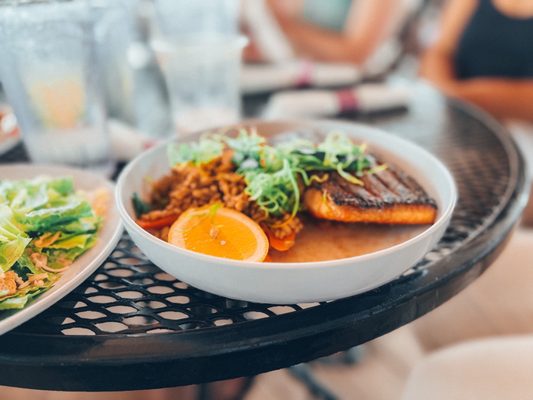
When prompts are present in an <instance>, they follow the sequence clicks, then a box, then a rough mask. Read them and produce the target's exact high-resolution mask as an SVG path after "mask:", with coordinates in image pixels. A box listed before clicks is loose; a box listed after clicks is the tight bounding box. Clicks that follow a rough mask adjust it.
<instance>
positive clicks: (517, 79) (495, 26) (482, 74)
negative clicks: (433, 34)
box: [421, 0, 533, 122]
mask: <svg viewBox="0 0 533 400" xmlns="http://www.w3.org/2000/svg"><path fill="white" fill-rule="evenodd" d="M532 38H533V0H450V1H449V2H448V4H447V6H446V8H445V10H444V12H443V18H442V25H441V33H440V37H439V38H438V40H437V41H436V43H435V44H434V45H433V46H432V47H431V48H429V50H428V51H427V52H426V54H425V55H424V57H423V59H422V65H421V74H422V76H423V77H425V78H427V79H428V80H430V81H431V82H433V83H434V84H435V85H436V86H437V87H438V88H439V89H441V90H442V91H443V92H444V93H446V94H448V95H450V96H452V97H458V98H461V99H463V100H466V101H469V102H472V103H474V104H476V105H478V106H479V107H481V108H483V109H485V110H486V111H488V112H489V113H491V114H492V115H494V116H496V117H497V118H500V119H506V120H508V119H518V120H524V121H529V122H533V40H532Z"/></svg>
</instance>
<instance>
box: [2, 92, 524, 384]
mask: <svg viewBox="0 0 533 400" xmlns="http://www.w3.org/2000/svg"><path fill="white" fill-rule="evenodd" d="M248 101H249V102H250V103H249V106H250V107H251V108H253V109H255V108H256V107H255V105H256V104H258V103H257V102H258V100H257V99H255V100H254V99H249V100H248ZM259 104H260V102H259ZM346 117H347V118H352V119H355V120H357V121H358V122H365V123H369V124H371V125H374V126H377V127H380V128H384V129H386V130H388V131H389V132H391V133H394V134H397V135H400V136H402V137H405V138H408V139H411V140H414V141H416V142H417V143H418V144H420V145H421V146H423V147H425V148H426V149H428V150H429V151H431V152H433V153H434V154H436V155H437V156H438V157H439V158H440V159H442V160H443V161H444V162H445V164H446V165H447V166H448V167H449V168H450V170H451V171H452V172H453V175H454V177H455V179H456V182H457V185H458V188H459V201H458V205H457V208H456V210H455V212H454V215H453V219H452V222H451V225H450V227H449V229H448V230H447V232H446V234H445V235H444V237H443V239H442V240H441V242H440V243H439V244H438V245H437V247H436V248H435V249H433V250H432V251H431V252H430V253H429V254H428V255H427V256H426V257H425V258H424V260H422V261H421V262H420V263H419V264H417V265H416V266H413V268H411V269H410V270H409V271H408V272H407V273H405V274H404V275H403V276H401V277H400V278H398V279H396V280H395V281H393V282H391V283H389V284H387V285H385V286H382V287H380V288H378V289H376V290H373V291H371V292H368V293H365V294H362V295H358V296H355V297H351V298H347V299H343V300H338V301H333V302H328V303H320V304H319V303H313V304H298V305H286V306H269V305H263V304H252V303H247V302H242V301H235V300H230V299H225V298H222V297H219V296H215V295H211V294H209V293H205V292H202V291H200V290H197V289H195V288H192V287H190V286H188V285H187V284H186V283H183V282H180V281H177V280H176V279H175V278H173V277H172V276H169V275H168V274H166V273H164V272H162V271H161V270H159V269H158V268H157V267H156V266H154V265H153V264H152V263H151V262H150V261H149V260H147V259H146V258H145V257H144V256H143V254H142V253H141V252H140V251H139V250H138V249H137V248H136V247H135V246H134V245H133V243H132V242H131V240H130V239H129V237H128V236H127V235H126V234H124V236H123V238H122V240H121V241H120V243H119V244H118V246H117V248H116V249H115V251H114V252H113V253H112V254H111V256H110V257H109V258H108V259H107V260H106V262H105V263H104V264H103V265H102V266H101V267H100V268H99V269H98V270H97V271H96V272H95V273H94V274H93V276H91V278H89V279H88V280H87V281H86V282H85V283H84V284H82V285H81V286H79V287H78V288H77V289H76V290H75V291H74V292H72V293H71V294H70V295H68V296H67V297H65V298H64V299H63V300H61V301H60V302H59V303H57V304H56V305H54V306H53V307H51V308H50V309H49V310H47V311H46V312H44V313H42V314H40V315H39V316H37V317H35V318H34V319H32V320H31V321H29V322H28V323H26V324H24V325H22V326H21V327H19V328H17V329H15V330H14V331H12V332H10V333H8V334H6V335H4V336H3V337H2V340H1V342H0V369H1V370H2V374H0V384H1V385H8V386H19V387H28V388H39V389H53V390H132V389H148V388H160V387H169V386H178V385H186V384H193V383H200V382H209V381H213V380H219V379H225V378H231V377H237V376H249V375H254V374H257V373H261V372H264V371H269V370H273V369H278V368H282V367H286V366H289V365H293V364H296V363H300V362H303V361H308V360H312V359H315V358H318V357H321V356H324V355H328V354H332V353H334V352H337V351H340V350H344V349H348V348H350V347H352V346H355V345H358V344H361V343H364V342H366V341H368V340H371V339H373V338H375V337H378V336H380V335H383V334H385V333H387V332H389V331H391V330H393V329H396V328H398V327H400V326H402V325H404V324H406V323H408V322H410V321H412V320H414V319H416V318H418V317H419V316H421V315H423V314H425V313H427V312H428V311H430V310H432V309H434V308H435V307H437V306H438V305H440V304H441V303H443V302H444V301H446V300H447V299H449V298H450V297H452V296H454V295H455V294H456V293H458V292H459V291H460V290H462V289H463V288H464V287H466V286H467V285H468V284H469V283H470V282H472V281H473V280H474V279H476V278H477V277H478V276H479V275H480V274H481V273H482V272H483V271H484V270H485V268H487V267H488V266H489V265H490V263H491V262H492V261H493V260H494V258H495V257H496V256H497V254H498V253H499V252H500V251H501V249H502V247H503V246H504V244H505V242H506V239H507V238H508V237H509V235H510V232H511V230H512V229H513V227H514V226H515V225H516V223H517V221H518V219H519V217H520V214H521V212H522V210H523V207H524V205H525V201H526V197H527V195H526V193H527V189H528V188H527V184H526V182H525V177H524V172H523V160H522V158H521V156H520V155H519V153H518V152H517V150H516V147H515V146H514V143H513V142H512V141H511V140H510V138H509V136H508V135H507V132H505V131H504V130H503V129H502V128H501V126H500V125H498V124H497V123H496V122H495V121H493V120H492V119H490V118H489V117H487V116H486V115H485V114H484V113H481V112H479V111H478V110H476V109H473V108H470V107H467V106H465V105H462V104H460V103H456V102H453V101H449V100H446V99H444V98H443V97H441V96H440V95H438V94H437V93H436V92H434V91H433V90H432V89H430V88H429V87H427V86H424V85H419V86H417V87H416V89H415V96H414V101H413V103H412V104H411V105H410V107H409V110H408V111H405V110H403V111H395V112H390V113H387V114H380V115H373V116H372V115H359V116H346ZM23 159H25V154H24V151H23V150H22V148H21V147H18V148H16V149H14V150H13V151H11V152H10V153H8V154H6V155H4V156H3V157H1V158H0V162H14V161H21V160H23Z"/></svg>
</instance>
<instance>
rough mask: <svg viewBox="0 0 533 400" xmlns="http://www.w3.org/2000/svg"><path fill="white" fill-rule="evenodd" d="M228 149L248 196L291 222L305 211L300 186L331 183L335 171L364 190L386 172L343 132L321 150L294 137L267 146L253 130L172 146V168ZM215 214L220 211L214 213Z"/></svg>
mask: <svg viewBox="0 0 533 400" xmlns="http://www.w3.org/2000/svg"><path fill="white" fill-rule="evenodd" d="M224 149H228V150H230V151H231V152H232V161H233V163H234V164H235V166H236V171H237V173H239V174H241V175H242V176H244V179H245V181H246V193H247V194H248V195H249V196H250V198H251V199H252V200H254V201H255V202H256V203H257V204H258V205H259V207H260V208H261V209H262V210H263V211H265V212H266V213H267V214H268V215H269V216H273V217H276V218H279V217H283V216H286V215H288V216H289V218H292V217H294V216H295V215H296V213H297V212H298V211H299V210H300V208H301V202H300V200H301V196H300V190H301V187H300V186H302V187H306V186H309V185H311V184H312V182H324V181H325V180H327V179H329V173H328V172H337V173H338V174H339V175H340V176H341V177H342V178H343V179H345V180H346V181H348V182H350V183H353V184H355V185H363V184H364V183H363V180H362V179H361V178H362V177H363V176H364V175H366V174H374V173H378V172H380V171H383V170H384V169H385V168H386V166H385V165H377V166H376V165H375V160H374V159H373V158H372V157H371V156H368V155H367V154H366V145H365V144H362V145H356V144H354V143H353V142H352V140H351V139H350V138H349V137H348V136H347V135H346V134H344V133H342V132H332V133H330V134H328V135H327V136H326V138H325V140H324V141H323V142H321V143H319V144H318V145H315V144H313V143H312V142H311V141H309V140H306V139H302V138H295V139H292V140H289V141H286V142H283V143H280V144H278V145H276V146H269V145H267V144H266V140H265V139H264V138H263V137H261V136H259V135H258V134H257V132H256V131H255V130H251V131H247V130H245V129H241V130H240V131H239V132H238V134H237V136H235V137H227V136H225V135H220V134H211V135H207V136H204V137H202V138H201V139H200V140H199V141H198V142H197V143H185V144H180V145H171V146H170V147H169V150H168V154H169V161H170V163H171V165H175V164H181V163H192V164H193V165H200V164H204V163H208V162H209V161H211V160H213V159H214V158H216V157H218V156H220V155H221V154H222V152H223V151H224ZM215 212H216V210H215Z"/></svg>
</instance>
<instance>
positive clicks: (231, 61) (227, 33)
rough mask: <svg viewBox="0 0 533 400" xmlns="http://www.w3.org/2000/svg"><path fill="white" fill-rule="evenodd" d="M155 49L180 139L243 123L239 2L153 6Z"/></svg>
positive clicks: (158, 0) (179, 0)
mask: <svg viewBox="0 0 533 400" xmlns="http://www.w3.org/2000/svg"><path fill="white" fill-rule="evenodd" d="M154 4H155V17H154V25H155V29H154V34H153V37H152V47H153V49H154V51H155V53H156V57H157V59H158V62H159V64H160V66H161V69H162V71H163V74H164V77H165V81H166V83H167V88H168V93H169V98H170V103H171V108H172V115H173V120H174V124H175V127H176V129H177V131H178V133H188V132H191V131H195V130H200V129H206V128H211V127H214V126H219V125H226V124H231V123H235V122H237V121H238V120H239V119H240V115H241V103H240V91H239V81H240V69H241V55H242V50H243V48H244V46H245V44H246V38H245V37H243V36H240V35H239V34H238V11H239V7H238V5H239V3H238V1H237V0H202V1H193V0H155V2H154Z"/></svg>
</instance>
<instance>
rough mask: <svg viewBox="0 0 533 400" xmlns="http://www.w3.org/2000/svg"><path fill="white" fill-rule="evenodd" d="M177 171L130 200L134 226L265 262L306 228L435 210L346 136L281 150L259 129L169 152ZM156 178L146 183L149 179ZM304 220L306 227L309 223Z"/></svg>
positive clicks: (401, 220) (195, 247)
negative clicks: (328, 222)
mask: <svg viewBox="0 0 533 400" xmlns="http://www.w3.org/2000/svg"><path fill="white" fill-rule="evenodd" d="M168 159H169V164H170V171H169V173H168V174H167V175H165V176H163V177H161V178H160V179H157V180H155V181H153V182H151V183H150V190H149V197H148V198H147V199H141V198H140V197H139V196H138V195H137V194H135V195H134V196H133V199H132V202H133V206H134V209H135V212H136V214H137V223H138V224H139V225H140V226H141V227H142V228H144V229H145V230H147V231H148V232H150V233H151V234H153V235H155V236H157V237H158V238H160V239H162V240H165V241H168V242H169V243H171V244H174V245H176V246H179V247H182V248H186V249H189V250H192V251H196V252H200V253H204V254H209V255H214V256H219V257H225V258H232V259H240V260H247V261H268V260H269V252H272V251H278V252H285V251H290V249H291V248H292V247H293V246H294V244H295V242H296V240H297V236H298V234H299V233H300V232H301V231H302V229H305V227H304V225H305V224H309V223H313V221H315V220H331V221H340V222H343V223H375V224H402V225H414V224H431V223H433V222H434V221H435V218H436V211H437V207H436V204H435V202H434V200H433V199H431V198H430V197H429V196H428V195H427V194H426V192H425V191H424V189H422V187H421V186H420V185H419V184H418V183H417V182H416V181H415V180H414V179H413V178H411V177H410V176H408V175H407V174H405V173H404V172H402V171H401V170H400V169H398V168H395V167H394V166H392V165H387V164H385V163H384V162H382V161H381V160H379V159H377V158H376V157H374V156H373V155H371V154H368V153H367V151H366V146H365V145H364V144H356V143H354V142H352V140H351V139H350V138H349V137H348V136H347V135H346V134H344V133H342V132H332V133H330V134H328V135H327V136H326V137H325V139H324V140H323V141H322V142H320V143H313V142H311V141H308V140H304V139H300V138H298V139H292V140H288V141H286V142H283V143H279V144H277V145H275V146H273V145H270V144H268V143H267V140H266V139H265V138H264V137H262V136H261V135H259V134H258V133H257V132H256V131H254V130H250V131H247V130H244V129H243V130H241V131H240V132H239V133H238V134H237V135H236V136H228V135H224V134H207V135H204V136H203V137H201V138H200V139H199V140H198V141H196V142H191V143H181V144H171V145H169V147H168ZM147 179H149V177H147ZM304 221H305V223H304Z"/></svg>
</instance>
